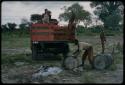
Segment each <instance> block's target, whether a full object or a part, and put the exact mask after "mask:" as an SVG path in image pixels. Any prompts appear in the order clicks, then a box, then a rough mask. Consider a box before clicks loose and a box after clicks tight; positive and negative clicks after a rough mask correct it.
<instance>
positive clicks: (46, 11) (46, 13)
mask: <svg viewBox="0 0 125 85" xmlns="http://www.w3.org/2000/svg"><path fill="white" fill-rule="evenodd" d="M42 22H43V23H49V11H48V9H45V13H44V14H42Z"/></svg>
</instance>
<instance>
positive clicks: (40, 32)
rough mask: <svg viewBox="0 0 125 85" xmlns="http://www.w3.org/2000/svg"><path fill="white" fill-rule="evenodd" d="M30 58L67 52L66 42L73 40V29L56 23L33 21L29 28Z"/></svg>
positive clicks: (37, 58)
mask: <svg viewBox="0 0 125 85" xmlns="http://www.w3.org/2000/svg"><path fill="white" fill-rule="evenodd" d="M30 35H31V50H32V58H33V59H35V60H39V59H44V58H46V57H51V56H54V55H57V54H59V53H62V54H63V55H64V56H65V55H67V53H68V52H69V46H68V42H71V41H73V40H75V29H69V27H68V26H59V25H57V24H52V23H49V24H43V23H35V24H32V25H31V28H30Z"/></svg>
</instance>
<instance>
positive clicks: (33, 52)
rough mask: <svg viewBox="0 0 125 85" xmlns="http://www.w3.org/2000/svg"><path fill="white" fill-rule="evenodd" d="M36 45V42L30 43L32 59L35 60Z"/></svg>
mask: <svg viewBox="0 0 125 85" xmlns="http://www.w3.org/2000/svg"><path fill="white" fill-rule="evenodd" d="M37 57H38V55H37V45H36V44H32V59H33V60H37Z"/></svg>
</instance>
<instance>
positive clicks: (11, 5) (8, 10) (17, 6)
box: [1, 1, 94, 24]
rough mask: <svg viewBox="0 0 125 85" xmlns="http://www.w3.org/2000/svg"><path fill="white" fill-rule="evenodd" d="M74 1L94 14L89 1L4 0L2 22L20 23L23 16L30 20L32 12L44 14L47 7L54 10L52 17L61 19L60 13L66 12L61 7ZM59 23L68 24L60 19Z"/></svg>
mask: <svg viewBox="0 0 125 85" xmlns="http://www.w3.org/2000/svg"><path fill="white" fill-rule="evenodd" d="M74 3H79V4H80V5H81V6H83V9H84V10H86V11H89V12H90V13H91V14H92V15H93V16H94V14H93V10H94V9H92V8H91V7H90V2H89V1H3V2H2V10H1V11H2V13H1V15H2V17H1V19H2V20H1V24H6V23H8V22H11V23H16V24H20V23H21V19H23V18H26V19H27V20H28V21H29V20H30V16H31V14H42V13H44V9H45V8H47V9H48V10H50V11H51V12H52V18H54V19H57V20H58V21H59V19H58V17H59V14H61V13H63V12H64V10H63V9H61V8H63V7H64V6H67V7H69V6H71V5H72V4H74ZM59 24H67V22H64V21H59Z"/></svg>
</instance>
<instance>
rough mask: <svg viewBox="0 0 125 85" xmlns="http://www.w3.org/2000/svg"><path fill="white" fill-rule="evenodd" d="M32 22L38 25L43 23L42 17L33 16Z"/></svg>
mask: <svg viewBox="0 0 125 85" xmlns="http://www.w3.org/2000/svg"><path fill="white" fill-rule="evenodd" d="M30 20H31V22H36V23H39V22H42V15H40V14H32V15H31V17H30Z"/></svg>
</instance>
